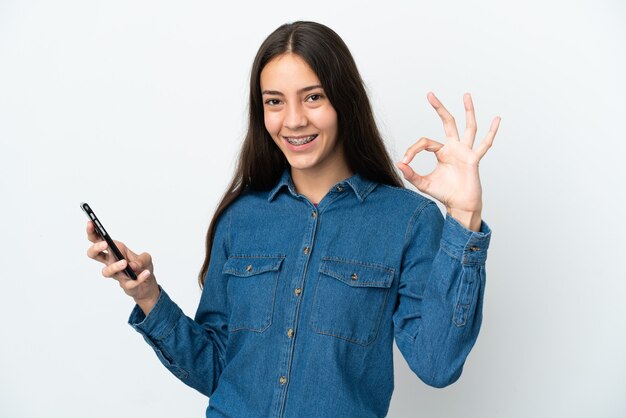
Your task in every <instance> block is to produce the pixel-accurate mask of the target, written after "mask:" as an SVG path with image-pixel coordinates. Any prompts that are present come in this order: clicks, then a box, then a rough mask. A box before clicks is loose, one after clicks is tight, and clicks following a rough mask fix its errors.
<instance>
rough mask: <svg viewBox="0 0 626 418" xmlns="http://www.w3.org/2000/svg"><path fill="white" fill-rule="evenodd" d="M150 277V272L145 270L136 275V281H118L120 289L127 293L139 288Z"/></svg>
mask: <svg viewBox="0 0 626 418" xmlns="http://www.w3.org/2000/svg"><path fill="white" fill-rule="evenodd" d="M150 277H152V273H151V272H150V270H148V269H146V270H144V271H142V272H141V273H140V274H138V275H137V280H124V281H120V286H121V287H122V289H124V290H126V291H129V290H133V289H135V288H136V287H137V286H141V285H142V284H143V283H145V282H146V281H148V280H149V279H150Z"/></svg>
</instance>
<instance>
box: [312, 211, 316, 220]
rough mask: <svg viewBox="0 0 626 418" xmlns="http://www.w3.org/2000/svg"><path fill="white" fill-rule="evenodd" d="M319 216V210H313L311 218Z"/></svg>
mask: <svg viewBox="0 0 626 418" xmlns="http://www.w3.org/2000/svg"><path fill="white" fill-rule="evenodd" d="M316 217H317V212H315V211H313V212H311V218H313V219H315V218H316Z"/></svg>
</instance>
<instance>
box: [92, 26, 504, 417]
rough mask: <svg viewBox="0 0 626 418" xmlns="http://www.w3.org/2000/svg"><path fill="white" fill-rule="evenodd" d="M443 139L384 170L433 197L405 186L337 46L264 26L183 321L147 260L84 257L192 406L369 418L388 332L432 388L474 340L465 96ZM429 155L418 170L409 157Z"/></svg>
mask: <svg viewBox="0 0 626 418" xmlns="http://www.w3.org/2000/svg"><path fill="white" fill-rule="evenodd" d="M428 100H429V102H430V103H431V104H432V106H433V107H434V108H435V110H436V111H437V113H438V114H439V116H440V117H441V119H442V120H443V123H444V128H445V133H446V143H445V145H444V144H441V143H439V142H437V141H434V140H431V139H427V138H421V139H420V140H419V141H417V142H416V143H415V144H414V145H413V146H411V147H410V148H409V149H408V150H407V152H406V154H405V157H404V159H403V160H402V162H398V163H397V167H398V168H399V169H400V170H401V171H402V173H403V175H404V177H405V178H406V179H407V180H408V181H410V182H411V183H412V184H413V185H415V187H417V189H419V190H421V191H422V192H424V193H427V194H429V195H430V196H432V197H434V198H435V199H437V200H439V201H440V202H442V203H443V204H444V205H445V206H446V208H447V214H446V217H445V219H444V218H443V217H442V215H441V212H440V211H439V209H438V208H437V206H436V204H435V203H434V202H433V201H431V200H429V199H427V198H425V197H423V196H422V195H420V194H418V193H416V192H413V191H410V190H408V189H406V188H404V187H403V183H402V180H401V179H400V177H399V176H398V175H397V174H396V172H395V170H394V165H393V163H392V161H391V159H390V158H389V155H388V153H387V151H386V150H385V147H384V144H383V141H382V139H381V137H380V135H379V132H378V130H377V128H376V125H375V123H374V118H373V115H372V111H371V107H370V104H369V101H368V98H367V95H366V92H365V89H364V86H363V82H362V80H361V77H360V75H359V73H358V71H357V68H356V65H355V63H354V60H353V58H352V56H351V55H350V52H349V51H348V48H347V47H346V45H345V44H344V43H343V41H342V40H341V38H339V36H338V35H337V34H336V33H335V32H333V31H332V30H331V29H329V28H327V27H325V26H323V25H320V24H317V23H313V22H295V23H292V24H286V25H283V26H281V27H279V28H278V29H277V30H276V31H274V32H273V33H272V34H271V35H270V36H269V37H268V38H267V39H266V40H265V42H264V43H263V44H262V45H261V47H260V49H259V51H258V53H257V56H256V58H255V60H254V64H253V67H252V73H251V78H250V104H249V106H250V108H249V127H248V133H247V135H246V138H245V140H244V142H243V147H242V150H241V153H240V156H239V163H238V166H237V169H236V172H235V175H234V178H233V180H232V183H231V184H230V186H229V187H228V190H227V191H226V193H225V195H224V197H223V198H222V201H221V203H220V204H219V206H218V209H217V211H216V213H215V215H214V217H213V220H212V222H211V224H210V227H209V230H208V233H207V240H206V243H207V252H206V259H205V262H204V265H203V266H202V269H201V273H200V276H199V279H200V285H201V286H202V287H203V292H202V297H201V300H200V304H199V307H198V311H197V313H196V315H195V318H194V319H191V318H189V317H187V316H185V315H184V314H183V312H182V311H181V310H180V308H179V307H178V306H177V305H176V304H175V303H174V302H173V301H172V300H171V299H170V298H169V296H168V294H167V293H166V292H165V290H164V289H162V288H161V287H160V286H158V285H157V282H156V279H155V277H154V275H153V273H152V272H153V266H152V261H151V258H150V256H149V255H148V254H146V253H144V254H140V255H137V254H135V253H134V252H132V251H131V250H130V249H128V248H127V247H125V246H124V245H123V244H122V243H119V244H118V245H119V246H120V249H121V250H122V251H123V252H124V254H125V255H126V256H127V258H128V260H129V262H130V266H131V268H132V269H133V270H135V271H137V272H141V273H140V274H139V275H138V276H139V278H138V280H136V281H133V280H130V279H129V278H128V277H127V276H126V275H125V274H124V273H123V271H122V270H123V269H124V268H125V267H126V262H125V261H120V262H115V259H114V258H113V257H112V255H111V254H109V253H108V252H107V251H106V249H107V246H106V243H105V242H104V241H101V240H100V238H99V237H98V236H97V235H95V233H94V228H93V225H92V224H91V223H88V224H87V235H88V238H89V240H90V241H92V242H93V243H94V244H93V245H92V246H91V247H90V248H89V250H88V255H89V257H91V258H94V259H96V260H98V261H100V262H102V263H104V264H105V265H106V267H105V268H104V269H103V275H104V276H106V277H112V278H114V279H116V280H117V281H119V283H120V285H121V287H122V288H123V289H124V291H125V292H126V293H127V294H128V295H130V296H131V297H133V298H134V300H135V302H136V303H137V306H136V307H135V308H134V310H133V312H132V314H131V316H130V319H129V323H130V324H131V325H132V326H133V327H134V328H135V329H136V330H137V331H138V332H140V333H141V334H142V335H143V337H144V338H145V340H146V341H147V342H148V344H150V345H151V346H152V348H153V349H154V351H155V352H156V354H157V356H158V358H159V359H160V361H161V362H162V363H163V364H164V365H165V367H167V368H168V369H169V370H170V371H171V372H172V373H173V374H174V375H175V376H176V377H178V378H179V379H180V380H182V381H183V382H184V383H186V384H187V385H189V386H191V387H193V388H195V389H197V390H199V391H200V392H202V393H204V394H206V395H207V396H209V397H210V403H209V406H208V408H207V411H206V416H207V417H209V416H222V417H223V416H228V417H257V416H259V417H269V416H277V417H283V416H284V417H326V416H328V417H382V416H385V415H386V413H387V410H388V407H389V402H390V399H391V394H392V391H393V384H394V383H393V364H392V342H393V339H394V338H395V340H396V343H397V345H398V347H399V348H400V351H401V352H402V354H403V356H404V358H405V359H406V361H407V362H408V364H409V366H410V367H411V369H412V370H413V371H414V372H415V373H416V375H417V376H419V377H420V379H422V380H423V381H424V382H426V383H427V384H429V385H431V386H435V387H443V386H446V385H449V384H451V383H453V382H454V381H456V380H457V379H458V378H459V376H460V374H461V371H462V368H463V364H464V362H465V359H466V357H467V355H468V353H469V351H470V349H471V348H472V346H473V345H474V342H475V341H476V338H477V336H478V332H479V328H480V323H481V312H482V303H483V291H484V285H485V259H486V255H487V247H488V245H489V238H490V230H489V228H488V226H487V225H486V224H485V223H484V222H482V220H481V208H482V199H481V187H480V180H479V176H478V162H479V160H480V159H481V158H482V157H483V156H484V154H485V153H486V152H487V150H488V148H489V147H490V146H491V144H492V142H493V139H494V136H495V134H496V130H497V128H498V124H499V118H495V119H494V121H493V122H492V124H491V128H490V130H489V133H488V134H487V136H486V138H485V139H484V140H483V142H481V143H480V144H479V145H478V146H477V147H476V149H474V138H475V135H476V122H475V118H474V109H473V105H472V100H471V97H470V95H469V94H466V95H465V96H464V103H465V110H466V118H467V128H466V130H465V133H464V136H463V138H460V137H459V134H458V132H457V128H456V125H455V122H454V119H453V117H452V116H451V115H450V114H449V113H448V111H447V110H446V109H445V108H444V106H443V105H442V104H441V103H440V102H439V100H438V99H437V98H436V97H435V96H434V95H433V94H432V93H429V94H428ZM424 150H426V151H430V152H433V153H434V154H435V156H436V157H437V161H438V163H437V166H436V168H435V170H434V171H433V172H432V173H430V174H429V175H425V176H422V175H419V174H417V173H415V172H414V171H413V170H412V169H411V167H410V166H409V165H408V164H409V163H410V161H411V160H412V159H413V157H414V156H415V155H416V154H417V153H419V152H421V151H424Z"/></svg>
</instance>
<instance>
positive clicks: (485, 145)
mask: <svg viewBox="0 0 626 418" xmlns="http://www.w3.org/2000/svg"><path fill="white" fill-rule="evenodd" d="M500 120H501V118H500V116H496V117H495V118H494V119H493V121H491V126H490V127H489V132H487V136H486V137H485V139H483V142H481V143H480V145H479V146H478V148H477V149H476V154H477V155H478V158H479V159H480V158H483V156H484V155H485V154H486V153H487V151H488V150H489V148H491V145H492V144H493V139H494V138H495V137H496V133H497V132H498V127H499V126H500Z"/></svg>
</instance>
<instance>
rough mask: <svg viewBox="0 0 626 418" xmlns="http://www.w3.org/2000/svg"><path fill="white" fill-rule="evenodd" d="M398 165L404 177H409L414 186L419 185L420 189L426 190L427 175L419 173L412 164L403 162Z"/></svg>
mask: <svg viewBox="0 0 626 418" xmlns="http://www.w3.org/2000/svg"><path fill="white" fill-rule="evenodd" d="M396 167H398V168H399V169H400V171H402V174H403V175H404V178H405V179H407V180H408V181H409V182H410V183H411V184H412V185H413V186H415V187H417V189H418V190H419V191H422V192H423V191H424V188H425V187H426V177H424V176H420V175H419V174H417V173H416V172H415V171H413V169H412V168H411V166H410V165H408V164H404V163H403V162H398V163H396Z"/></svg>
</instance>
